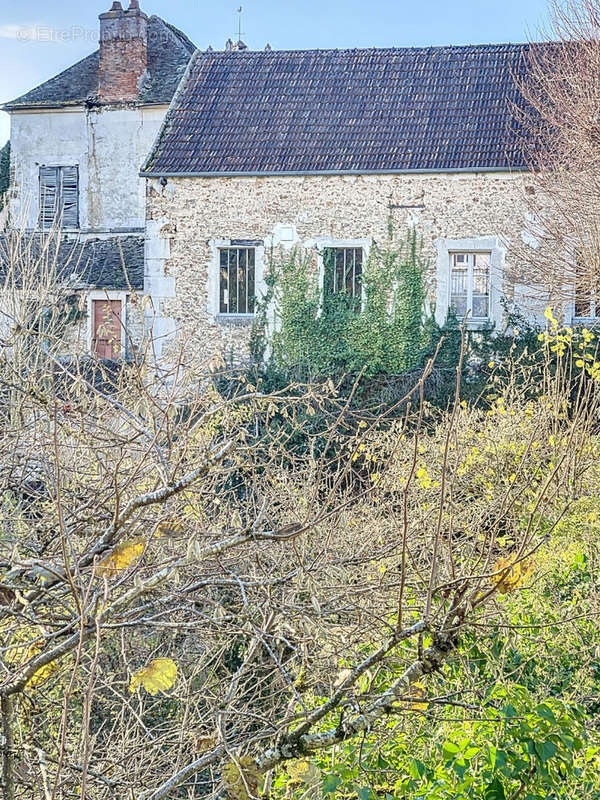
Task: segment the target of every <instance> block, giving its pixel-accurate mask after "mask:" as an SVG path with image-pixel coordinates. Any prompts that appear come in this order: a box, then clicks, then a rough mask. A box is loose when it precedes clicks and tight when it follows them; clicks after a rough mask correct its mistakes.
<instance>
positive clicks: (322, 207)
mask: <svg viewBox="0 0 600 800" xmlns="http://www.w3.org/2000/svg"><path fill="white" fill-rule="evenodd" d="M526 183H527V173H524V172H518V173H514V174H509V173H506V172H504V173H502V172H481V173H455V174H450V173H446V174H404V175H364V176H343V175H339V176H335V175H323V176H303V177H302V176H299V177H292V176H290V177H266V176H265V177H248V178H233V177H231V178H227V177H214V178H195V177H190V178H168V180H167V181H166V183H165V181H164V180H163V181H162V182H159V181H157V180H149V182H148V191H147V222H146V225H147V230H146V236H147V243H146V253H147V254H146V278H145V280H146V288H145V291H146V293H148V294H150V295H151V297H152V300H153V304H154V309H155V313H156V314H158V317H159V319H158V320H157V321H156V322H155V325H156V326H157V329H158V330H160V332H161V335H162V336H168V335H169V334H172V333H174V332H175V331H177V332H178V333H179V334H181V335H182V336H184V337H186V338H189V339H191V340H192V342H193V343H194V346H193V348H192V349H193V351H194V352H196V353H197V354H198V355H199V357H200V358H206V359H210V358H211V357H212V356H213V355H214V354H215V352H220V353H221V354H222V355H223V356H224V357H225V358H226V359H227V358H228V357H229V356H230V355H231V354H233V355H234V357H237V358H244V357H245V356H247V353H248V350H247V347H248V337H249V332H250V328H251V319H248V318H246V317H239V318H236V317H235V316H232V317H230V318H228V317H224V316H221V315H219V313H218V291H219V288H218V263H217V261H216V252H217V250H218V246H219V244H223V243H227V242H229V241H231V242H235V241H236V240H250V241H256V242H260V243H262V244H263V246H264V250H263V249H259V250H258V251H257V252H258V254H259V257H258V259H257V267H256V272H257V275H256V280H257V289H258V293H259V292H260V287H261V283H262V282H261V268H262V267H264V253H265V252H266V253H269V252H270V248H271V247H272V246H276V247H277V246H283V247H291V246H294V245H297V246H301V247H307V248H314V249H315V250H318V249H319V247H320V246H328V245H331V246H334V245H337V246H350V245H355V246H358V245H359V244H360V245H361V246H362V245H363V243H368V242H375V243H380V244H383V243H385V242H386V241H387V237H388V230H389V222H390V220H391V222H392V223H393V230H394V235H395V237H396V238H397V240H398V241H401V240H402V239H403V238H404V237H405V235H406V232H407V228H408V227H409V226H410V227H416V229H417V231H418V232H419V233H420V234H421V236H422V240H423V249H424V256H425V258H426V259H427V262H428V264H429V266H430V296H431V299H432V300H433V301H435V302H436V317H437V319H438V321H439V322H443V321H444V319H445V317H446V313H447V309H448V305H449V297H448V291H449V289H448V276H449V253H450V252H451V251H452V250H453V249H457V250H461V249H463V248H464V249H467V250H475V251H477V250H484V251H486V252H490V253H491V254H492V274H491V291H490V302H491V314H490V322H492V323H494V322H495V323H496V324H501V322H502V304H501V302H500V301H501V297H502V296H504V297H507V298H508V299H511V298H512V297H513V296H514V295H515V293H516V294H524V293H523V291H522V287H520V286H519V277H518V270H517V268H516V265H515V264H514V263H513V260H512V258H511V243H514V242H516V241H517V240H519V239H520V238H521V236H522V232H523V230H524V224H525V213H526V207H525V202H524V186H525V184H526ZM259 261H263V264H260V263H259ZM529 313H530V314H533V315H534V316H536V315H539V314H540V313H541V312H540V309H539V308H534V309H532V310H530V311H529Z"/></svg>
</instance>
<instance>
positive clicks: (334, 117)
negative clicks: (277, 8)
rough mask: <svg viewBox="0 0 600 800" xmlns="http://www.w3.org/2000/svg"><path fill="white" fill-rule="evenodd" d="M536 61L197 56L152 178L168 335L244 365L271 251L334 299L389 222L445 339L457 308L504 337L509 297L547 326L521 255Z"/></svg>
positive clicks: (446, 52) (329, 54) (348, 54)
mask: <svg viewBox="0 0 600 800" xmlns="http://www.w3.org/2000/svg"><path fill="white" fill-rule="evenodd" d="M526 53H527V46H526V45H482V46H467V47H439V48H423V49H421V48H419V49H389V50H386V49H381V50H375V49H374V50H342V51H340V50H338V51H336V50H331V51H326V50H325V51H293V52H277V51H270V50H268V51H266V52H249V51H241V52H224V53H222V52H219V53H217V52H208V53H204V52H202V53H201V52H197V53H196V54H195V55H194V57H193V59H192V60H191V62H190V64H189V67H188V70H187V73H186V75H185V77H184V78H183V80H182V82H181V85H180V86H179V89H178V91H177V94H176V95H175V97H174V100H173V103H172V105H171V108H170V110H169V113H168V114H167V117H166V119H165V122H164V125H163V128H162V131H161V133H160V135H159V137H158V139H157V142H156V144H155V146H154V148H153V150H152V152H151V153H150V156H149V158H148V160H147V162H146V164H145V165H144V168H143V170H142V175H144V176H145V177H146V178H147V180H148V195H147V221H146V249H147V253H146V275H147V285H146V289H147V291H149V292H151V293H152V295H153V300H154V306H155V308H157V309H160V313H161V314H162V315H163V316H164V317H165V318H166V320H165V323H164V324H165V326H170V327H171V328H172V329H173V330H181V331H183V332H184V334H185V335H187V336H189V337H191V338H192V340H195V341H196V342H197V344H198V347H199V348H200V352H203V353H207V354H210V353H211V352H212V350H213V349H214V350H221V352H223V353H224V354H227V353H229V352H231V351H235V352H236V353H238V354H240V355H241V356H243V354H244V352H245V349H246V347H247V342H248V336H249V331H250V326H251V323H252V319H253V315H254V312H255V301H254V297H260V295H261V292H262V291H263V289H264V275H265V269H266V267H267V262H268V254H269V253H270V252H272V248H274V247H275V248H278V247H284V248H290V247H293V246H296V247H300V248H303V249H305V250H306V249H308V250H312V251H313V252H314V254H315V263H316V265H317V269H318V270H319V274H320V282H321V287H322V289H323V291H327V287H324V286H323V274H324V269H323V264H324V258H330V257H332V258H334V259H335V263H336V268H335V270H336V274H337V275H338V276H339V286H342V287H345V290H346V291H348V290H349V291H351V292H354V293H358V294H360V293H361V291H362V288H361V280H360V275H361V272H362V268H363V266H364V263H365V260H366V258H367V257H368V254H369V249H370V247H371V246H372V245H373V243H383V242H385V240H386V238H387V235H388V229H389V223H390V221H391V222H392V224H393V228H394V231H395V232H396V235H397V236H398V237H400V238H402V237H403V236H405V234H406V231H407V229H408V228H409V227H412V228H415V227H416V229H417V231H418V232H419V234H420V235H421V236H422V239H423V246H424V256H425V258H426V259H427V261H428V263H429V264H430V265H431V276H430V278H431V281H430V284H431V294H432V300H433V301H434V302H435V314H436V318H437V321H438V322H439V323H440V324H442V323H443V322H444V320H445V319H446V316H447V313H448V310H449V308H450V307H453V308H454V309H455V310H456V312H457V313H458V315H461V314H464V313H465V312H466V311H467V310H469V311H470V322H469V325H470V327H472V328H475V329H477V328H483V327H490V326H491V325H496V326H498V327H500V326H501V325H502V322H503V303H502V300H503V298H506V299H507V300H508V301H510V302H516V303H517V304H521V306H522V307H523V309H524V310H525V312H526V313H527V314H528V315H529V316H530V317H532V318H533V319H534V320H537V319H539V318H540V316H541V314H542V313H543V307H542V308H540V307H539V306H537V307H536V306H535V304H533V305H532V303H531V301H530V300H529V295H528V291H527V287H526V286H523V285H522V284H521V283H520V279H519V275H518V270H517V269H516V265H515V264H513V263H511V255H510V252H511V247H510V246H511V243H512V242H515V241H516V240H518V239H519V238H520V237H521V236H522V235H523V231H524V224H525V215H526V205H525V202H524V189H525V187H526V184H527V181H528V175H529V173H528V169H527V167H526V164H525V162H524V160H523V156H522V131H521V130H520V128H519V124H518V121H517V119H516V116H515V113H514V107H515V106H518V105H519V104H520V103H521V102H522V98H521V96H520V93H519V90H518V86H517V82H518V77H519V75H522V74H523V71H524V70H525V69H526ZM349 269H351V270H352V275H353V277H352V281H351V282H350V283H348V280H347V275H348V270H349ZM348 287H350V288H348ZM329 290H331V287H330V288H329ZM333 291H335V288H334V289H333Z"/></svg>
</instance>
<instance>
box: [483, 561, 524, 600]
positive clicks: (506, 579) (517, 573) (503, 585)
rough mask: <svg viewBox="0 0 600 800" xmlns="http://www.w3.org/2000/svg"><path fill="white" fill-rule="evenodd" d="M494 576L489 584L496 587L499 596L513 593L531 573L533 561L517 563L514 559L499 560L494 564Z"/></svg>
mask: <svg viewBox="0 0 600 800" xmlns="http://www.w3.org/2000/svg"><path fill="white" fill-rule="evenodd" d="M494 572H495V573H496V574H495V575H493V576H492V578H491V582H492V585H493V586H496V587H497V589H498V591H499V592H500V594H508V593H509V592H514V590H515V589H517V588H518V587H519V586H520V585H521V584H522V583H524V582H525V581H526V580H527V579H528V578H529V577H530V576H531V575H532V573H533V561H532V560H531V559H529V560H527V561H517V562H516V563H515V560H514V558H511V559H507V558H500V559H498V561H497V562H496V563H495V564H494Z"/></svg>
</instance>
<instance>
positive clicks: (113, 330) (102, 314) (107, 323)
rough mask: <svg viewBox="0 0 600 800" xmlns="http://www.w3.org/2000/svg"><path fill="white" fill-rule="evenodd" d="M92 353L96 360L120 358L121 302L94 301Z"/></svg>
mask: <svg viewBox="0 0 600 800" xmlns="http://www.w3.org/2000/svg"><path fill="white" fill-rule="evenodd" d="M92 314H93V316H92V325H93V328H92V351H93V353H94V355H97V356H98V358H113V359H115V358H120V357H121V301H120V300H94V301H93V309H92Z"/></svg>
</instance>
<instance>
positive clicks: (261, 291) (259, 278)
mask: <svg viewBox="0 0 600 800" xmlns="http://www.w3.org/2000/svg"><path fill="white" fill-rule="evenodd" d="M240 242H258V240H254V239H250V238H243V237H240V238H239V239H213V240H211V241H210V242H209V245H210V248H211V260H210V264H209V268H208V286H207V289H208V298H207V309H206V310H207V313H208V314H209V315H210V316H212V317H214V318H215V319H216V320H217V321H222V322H226V321H227V320H241V321H243V320H248V321H252V320H253V319H254V317H255V316H256V303H259V302H261V300H262V298H263V297H264V295H265V292H266V286H265V277H264V261H265V246H264V243H261V244H258V243H257V244H240ZM231 248H240V249H244V248H247V249H253V250H254V251H255V252H254V292H255V297H256V302H255V310H254V312H253V313H251V314H238V313H235V314H224V313H222V312H221V303H220V298H221V285H220V280H221V277H220V276H221V255H220V253H221V250H226V249H231Z"/></svg>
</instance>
